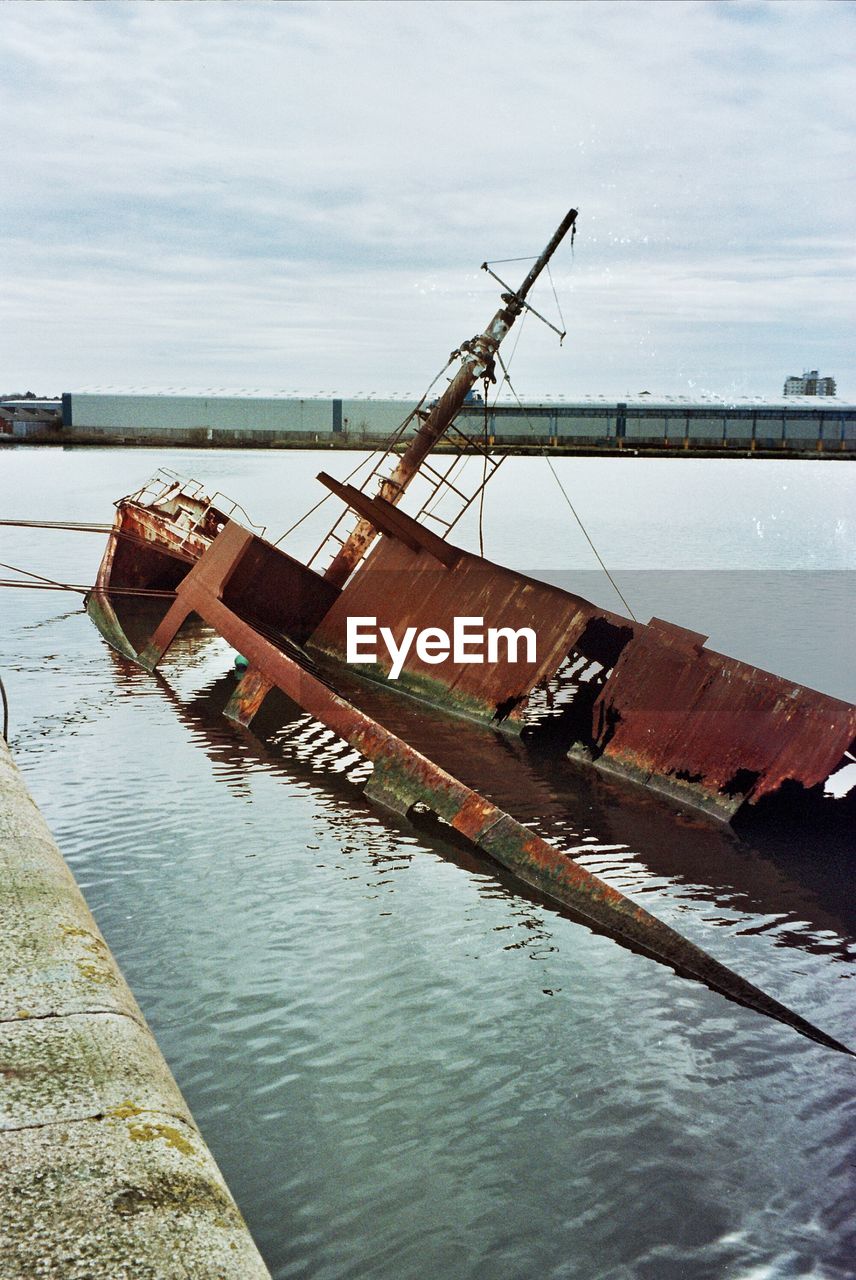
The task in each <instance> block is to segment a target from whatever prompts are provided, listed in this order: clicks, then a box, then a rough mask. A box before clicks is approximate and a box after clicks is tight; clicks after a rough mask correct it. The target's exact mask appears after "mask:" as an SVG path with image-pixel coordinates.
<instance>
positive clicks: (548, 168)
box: [0, 0, 856, 396]
mask: <svg viewBox="0 0 856 1280" xmlns="http://www.w3.org/2000/svg"><path fill="white" fill-rule="evenodd" d="M854 33H856V6H854V5H853V4H851V3H843V2H841V0H837V2H829V0H821V2H820V3H814V2H812V0H791V2H787V3H779V2H774V3H754V2H752V0H730V2H725V3H705V2H704V0H693V2H691V3H684V2H683V0H676V2H674V3H669V2H667V0H656V2H654V3H649V2H647V0H643V2H641V3H634V2H632V0H621V2H619V3H609V2H608V0H606V2H602V3H587V2H585V0H582V2H578V3H564V2H562V0H548V2H547V3H539V2H537V0H527V2H525V3H524V2H522V0H520V2H518V0H509V2H506V3H495V2H493V0H456V2H454V3H451V4H449V3H445V0H422V2H421V3H414V2H413V0H411V2H409V3H397V2H396V0H383V2H381V3H374V2H373V0H368V2H362V0H355V2H349V0H335V2H334V3H321V2H319V3H301V2H295V3H289V2H288V0H284V2H282V3H260V4H257V3H250V2H243V3H237V2H229V0H226V2H224V3H211V2H207V3H178V2H173V0H155V2H154V3H136V2H135V0H122V2H119V3H114V2H112V0H105V2H104V3H99V4H79V3H62V2H60V3H54V2H51V0H48V2H45V3H19V2H18V0H5V3H2V4H0V53H2V67H3V73H2V76H0V136H2V137H3V140H4V147H3V153H4V174H3V176H4V182H3V185H2V192H0V242H2V251H1V252H2V275H0V281H2V288H0V308H2V315H0V391H6V392H9V391H19V390H26V389H32V390H34V391H36V392H39V393H42V394H56V393H59V392H61V391H63V390H74V389H77V388H81V387H84V386H111V385H112V386H118V387H124V388H130V387H136V386H145V387H150V388H157V389H167V388H170V387H181V386H189V387H211V388H219V387H223V388H235V389H237V388H280V389H284V390H291V389H294V388H300V389H301V390H308V391H319V392H321V391H324V392H328V393H329V392H339V393H343V394H346V395H347V394H349V393H357V392H377V393H387V392H399V393H414V394H415V393H417V392H419V391H420V390H421V389H422V388H423V387H424V385H425V384H426V383H427V382H428V381H429V380H430V378H431V377H432V376H433V375H434V374H435V373H436V372H437V371H438V369H439V368H440V367H441V366H442V364H443V362H444V360H445V358H446V356H447V354H448V352H449V350H450V349H451V348H452V347H453V346H457V344H458V343H459V342H460V341H461V340H462V339H463V338H466V337H469V336H471V335H472V334H473V333H475V332H476V331H477V330H479V329H480V328H481V327H482V326H483V325H484V324H485V323H486V321H487V320H488V319H489V317H490V315H491V314H492V312H493V310H494V305H495V301H496V290H495V287H494V286H492V284H491V282H490V281H489V280H488V279H487V277H486V276H484V274H483V273H481V272H479V270H478V266H479V264H480V263H481V261H482V260H483V259H484V258H489V259H504V258H510V257H517V256H521V255H525V254H534V253H536V252H537V251H538V250H539V249H540V248H541V246H542V244H543V243H544V242H545V241H546V240H547V238H548V237H549V235H550V234H551V232H552V230H553V228H554V226H555V225H556V224H557V223H558V222H559V220H560V219H561V217H562V215H563V214H564V212H565V210H566V209H567V208H568V207H569V206H571V205H573V206H575V207H577V208H579V210H580V217H579V231H578V235H577V239H576V245H575V247H574V253H573V256H572V254H571V252H570V249H569V248H568V247H565V248H563V249H562V250H561V251H560V253H559V255H558V257H557V259H556V262H555V264H554V268H553V281H554V283H555V286H556V290H557V294H558V302H559V305H560V307H561V311H562V314H563V315H564V319H565V322H566V324H567V328H568V338H567V339H566V341H565V344H564V346H563V347H561V348H560V347H559V345H558V342H557V339H556V338H555V336H554V335H553V334H552V333H550V331H549V330H548V329H546V328H544V327H543V326H541V325H539V324H538V323H537V322H533V321H532V320H531V318H530V319H529V320H528V321H527V323H526V325H525V326H524V327H523V332H522V337H521V339H520V343H519V346H518V348H517V351H516V354H515V360H514V365H513V374H514V379H515V382H516V384H517V388H518V390H519V391H520V393H521V394H523V395H527V396H528V395H543V394H554V395H571V396H572V395H583V394H596V393H604V394H610V395H612V394H615V395H620V394H622V393H625V392H631V393H632V392H638V391H640V390H650V391H652V392H664V393H674V394H693V393H694V392H703V391H713V392H718V393H724V394H763V395H778V394H779V393H780V392H781V387H782V381H783V379H784V377H785V375H786V374H789V373H794V372H800V371H801V370H802V369H803V368H806V367H819V368H820V370H821V372H822V373H830V374H832V375H834V376H836V377H837V378H838V383H839V391H840V392H841V393H843V394H846V395H848V396H854V395H856V377H854V367H853V346H854V343H853V338H854V311H856V287H855V286H856V282H854V275H856V271H854V264H853V240H854V236H853V233H854V212H853V211H854V208H856V199H854V177H856V166H854V163H853V138H854V115H856V93H854V89H853V72H852V67H853V59H854V52H856V49H854V44H856V39H854ZM525 266H526V264H516V265H509V266H508V267H505V268H499V270H500V272H502V271H503V270H506V271H508V273H509V276H511V277H512V278H514V279H518V278H519V277H520V276H521V275H522V273H523V272H524V271H525ZM533 301H534V304H535V305H536V306H538V307H539V309H543V310H544V312H545V313H546V314H549V315H550V316H551V317H555V316H556V301H555V300H554V297H553V292H552V290H551V288H550V284H549V282H548V281H545V282H544V284H543V285H541V286H540V288H539V289H538V290H537V291H536V294H535V296H534V298H533ZM509 342H511V339H509Z"/></svg>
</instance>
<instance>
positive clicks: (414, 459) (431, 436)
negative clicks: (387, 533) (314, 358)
mask: <svg viewBox="0 0 856 1280" xmlns="http://www.w3.org/2000/svg"><path fill="white" fill-rule="evenodd" d="M576 217H577V211H576V209H570V210H569V211H568V213H567V214H566V215H565V217H564V218H563V219H562V221H561V223H560V224H559V226H558V227H557V229H556V231H555V233H554V235H553V237H552V239H551V240H550V242H549V244H548V245H547V247H546V248H545V249H544V251H543V253H542V254H541V256H540V257H539V258H538V260H537V261H536V262H535V264H534V265H533V267H532V269H531V270H530V272H529V274H528V275H527V277H526V279H525V280H524V281H523V283H522V284H521V286H520V288H519V289H518V290H517V292H516V293H504V294H502V303H503V305H502V306H501V307H500V309H499V311H497V313H496V315H495V316H494V317H493V319H492V320H491V322H490V324H489V325H488V326H487V328H486V329H485V331H484V333H482V334H479V335H478V336H477V337H475V338H471V339H470V340H469V341H468V342H462V343H461V346H460V348H459V350H458V351H457V352H455V353H454V355H456V356H457V355H460V356H461V367H460V369H459V370H458V372H457V373H456V374H455V376H454V378H453V379H452V381H451V382H450V383H449V385H448V387H447V388H446V390H445V391H444V392H443V394H442V396H440V398H439V400H438V401H437V403H436V404H435V405H434V407H433V408H432V409H431V411H430V413H429V414H428V416H427V418H426V419H425V421H424V422H423V423H422V425H421V427H420V428H419V430H418V431H417V432H416V434H415V436H414V437H413V439H412V440H411V442H410V444H409V445H408V446H407V449H406V450H405V451H404V453H403V454H402V455H401V457H400V458H399V460H398V465H397V466H396V468H395V470H394V471H393V473H392V475H390V476H388V477H387V478H386V479H385V480H383V481H382V482H381V484H380V486H379V488H378V497H381V498H385V499H386V501H387V502H391V503H392V504H393V505H395V504H396V503H398V502H400V501H401V499H402V498H403V496H404V492H405V490H406V488H407V486H408V485H409V484H410V481H411V480H412V479H413V477H414V476H415V475H416V474H417V472H418V471H419V468H420V467H421V465H422V462H423V461H424V459H425V458H426V457H427V455H428V454H429V453H430V452H431V450H432V449H433V447H434V445H435V444H436V443H437V441H438V440H439V439H440V437H441V436H442V435H443V434H444V433H445V432H446V430H447V429H448V427H449V426H450V425H451V423H452V422H454V420H455V418H456V416H457V414H458V411H459V410H460V408H461V406H462V404H463V403H464V399H465V398H466V395H467V393H468V392H469V391H470V390H471V389H472V387H473V385H474V384H475V382H476V381H477V380H478V379H479V378H484V377H489V378H491V379H492V380H493V368H494V356H495V355H496V352H497V350H498V349H499V344H500V343H501V342H502V340H503V338H504V337H505V335H506V334H507V333H508V331H509V329H510V328H511V326H512V325H513V324H514V321H515V320H516V319H517V317H518V316H519V315H520V312H521V311H522V310H523V308H524V306H525V305H526V295H527V294H528V293H529V291H530V289H531V288H532V286H533V284H534V283H535V281H536V280H537V279H538V276H539V275H540V274H541V272H542V271H543V269H544V267H545V266H546V265H547V263H548V262H549V261H550V258H551V257H552V256H553V254H554V253H555V251H556V249H557V248H558V246H559V244H561V242H562V240H563V239H564V237H565V235H566V234H567V232H568V231H569V230H570V228H571V227H572V226H573V225H574V223H575V221H576ZM376 532H377V531H376V529H375V527H374V525H373V524H372V523H371V521H370V520H367V519H365V518H363V519H361V520H359V521H358V523H357V525H356V526H355V528H354V529H353V530H352V532H351V533H350V534H349V535H348V537H347V538H346V539H345V541H344V542H343V544H342V546H341V547H340V549H339V551H338V552H337V554H336V556H335V557H334V559H333V560H332V562H331V563H330V565H329V567H328V568H327V570H326V572H325V574H324V577H325V578H327V580H328V581H329V582H332V583H333V584H334V585H335V586H337V587H341V586H344V584H345V582H347V580H348V578H349V577H350V576H351V573H352V572H353V570H354V569H355V567H356V566H357V565H358V564H359V562H360V560H361V559H362V557H363V555H364V554H365V552H366V551H367V550H368V548H369V546H370V545H371V543H372V541H373V540H374V537H375V534H376Z"/></svg>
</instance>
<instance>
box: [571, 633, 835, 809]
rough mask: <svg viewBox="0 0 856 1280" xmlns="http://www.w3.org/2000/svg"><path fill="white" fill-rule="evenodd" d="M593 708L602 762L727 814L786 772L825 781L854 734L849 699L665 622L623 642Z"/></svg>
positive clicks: (809, 783)
mask: <svg viewBox="0 0 856 1280" xmlns="http://www.w3.org/2000/svg"><path fill="white" fill-rule="evenodd" d="M594 715H595V724H594V732H593V742H594V750H595V752H596V753H598V754H600V759H601V763H602V764H608V765H611V766H612V767H613V768H617V769H619V770H620V771H622V772H624V773H625V774H627V776H629V777H632V778H635V779H636V780H638V781H640V782H644V783H645V784H646V785H648V786H654V787H655V788H657V789H660V790H664V791H667V792H669V793H670V794H673V795H675V796H678V797H680V798H684V799H686V800H688V801H689V802H690V803H694V804H696V805H701V806H702V807H708V808H710V810H711V811H712V812H714V813H716V814H717V815H718V816H726V817H727V816H729V815H731V814H733V813H734V812H735V811H736V810H737V809H738V808H739V807H740V805H741V804H743V803H744V802H745V801H749V802H750V803H755V802H756V801H757V800H758V799H760V798H761V797H762V796H764V795H768V794H770V793H771V792H773V791H776V790H777V789H778V788H779V787H780V786H781V785H782V783H783V782H784V781H785V780H787V779H791V780H794V781H796V782H799V783H800V784H801V785H803V786H804V787H813V786H815V785H817V784H818V783H822V782H823V781H824V780H825V779H826V778H827V777H828V776H829V774H830V773H831V772H832V771H833V769H834V768H835V767H836V765H837V764H838V762H839V761H840V759H841V757H842V755H843V754H844V751H845V750H846V749H847V747H848V746H849V744H850V743H851V742H852V740H853V738H854V735H856V707H852V706H851V705H850V704H849V703H846V702H841V701H839V700H838V699H837V698H831V697H828V696H827V695H826V694H822V693H817V692H816V691H815V690H813V689H806V688H804V687H803V686H802V685H797V684H793V683H791V682H789V681H786V680H783V679H782V678H781V677H779V676H774V675H770V674H769V673H768V672H764V671H760V670H759V669H758V668H757V667H752V666H749V665H748V664H746V663H742V662H737V661H735V659H733V658H728V657H725V656H723V655H722V654H719V653H715V652H712V651H708V650H704V649H700V648H698V647H697V646H695V645H692V644H688V643H686V642H685V641H684V640H683V639H682V638H681V637H680V636H677V637H676V636H675V635H674V634H672V633H671V632H670V631H666V630H665V629H663V628H662V627H659V626H651V627H647V628H645V629H644V630H642V631H640V632H639V633H638V634H637V636H636V637H635V638H634V639H633V641H631V642H630V643H629V644H628V645H627V646H626V647H625V648H624V650H623V651H622V653H621V656H620V657H619V659H618V662H617V663H616V666H615V669H614V671H613V673H612V675H611V676H610V678H609V679H608V680H607V681H606V683H605V685H604V687H603V689H602V690H601V692H600V695H599V697H598V700H597V702H596V703H595V708H594ZM601 753H602V754H601Z"/></svg>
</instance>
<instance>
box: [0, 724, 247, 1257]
mask: <svg viewBox="0 0 856 1280" xmlns="http://www.w3.org/2000/svg"><path fill="white" fill-rule="evenodd" d="M0 914H2V920H3V927H2V929H0V1275H2V1276H3V1280H36V1277H50V1278H54V1277H56V1280H60V1278H61V1280H84V1278H85V1280H102V1278H103V1280H124V1278H125V1277H127V1278H128V1280H183V1278H184V1277H187V1278H188V1280H190V1278H191V1277H192V1280H257V1278H258V1280H270V1275H269V1272H268V1270H267V1268H266V1266H265V1264H264V1262H263V1261H262V1258H261V1256H260V1254H259V1253H258V1250H257V1249H256V1246H255V1244H254V1243H253V1240H252V1238H251V1236H250V1234H249V1231H248V1229H247V1227H246V1224H245V1223H244V1220H243V1218H242V1217H241V1214H240V1212H239V1210H238V1208H237V1206H236V1205H235V1202H234V1200H233V1199H232V1196H231V1195H230V1193H229V1190H228V1187H227V1186H226V1184H225V1182H224V1180H223V1177H222V1174H221V1173H220V1171H219V1169H218V1168H217V1165H216V1164H215V1162H214V1159H213V1157H212V1155H211V1153H210V1152H209V1150H208V1148H207V1147H206V1145H205V1142H204V1140H203V1138H202V1136H201V1134H200V1132H199V1130H198V1128H197V1127H196V1125H195V1123H194V1121H193V1117H192V1116H191V1114H190V1111H189V1110H188V1108H187V1104H186V1103H185V1101H184V1099H183V1098H182V1096H181V1093H180V1092H179V1090H178V1087H177V1085H176V1083H175V1081H174V1080H173V1078H172V1076H171V1074H170V1071H169V1068H168V1067H167V1064H166V1062H165V1061H164V1058H163V1056H162V1054H161V1052H160V1049H159V1048H158V1046H157V1043H156V1041H155V1039H154V1036H153V1035H152V1033H151V1031H150V1030H149V1028H148V1026H147V1025H146V1022H145V1019H144V1017H143V1015H142V1013H141V1012H140V1009H139V1007H138V1006H137V1003H136V1001H135V1000H134V997H133V995H132V994H131V991H130V989H129V988H128V986H127V984H126V982H125V980H124V978H123V977H122V974H121V973H120V971H119V968H118V966H117V964H116V961H115V960H114V959H113V956H112V955H111V953H110V950H109V948H108V947H107V944H106V943H105V941H104V939H103V938H102V936H101V934H100V932H99V930H98V927H97V925H96V924H95V921H94V919H93V917H92V915H91V914H90V912H89V909H88V907H87V906H86V903H85V901H84V899H83V895H82V894H81V892H80V890H79V889H78V887H77V885H76V883H75V881H74V877H73V876H72V874H71V872H70V871H69V869H68V867H67V866H66V864H65V862H64V860H63V858H62V855H61V853H60V851H59V849H58V847H57V845H56V843H55V842H54V840H53V837H52V836H51V833H50V831H49V830H48V828H47V825H46V823H45V821H44V819H43V817H42V815H41V814H40V813H39V811H38V809H37V808H36V806H35V804H34V803H33V801H32V799H31V797H30V795H29V793H28V792H27V789H26V787H25V785H24V782H23V780H22V778H21V776H20V774H19V772H18V770H17V768H16V767H15V765H14V763H13V761H12V757H11V755H10V753H9V749H8V747H7V746H6V744H5V742H4V741H3V739H2V737H0Z"/></svg>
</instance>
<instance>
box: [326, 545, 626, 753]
mask: <svg viewBox="0 0 856 1280" xmlns="http://www.w3.org/2000/svg"><path fill="white" fill-rule="evenodd" d="M349 617H375V618H377V625H378V627H382V626H386V627H389V628H390V629H391V630H392V631H393V632H394V633H395V635H396V636H397V637H400V636H402V635H403V633H404V631H405V629H406V628H407V627H415V628H416V630H417V631H421V630H423V629H426V628H429V627H438V628H442V629H443V630H445V631H446V632H447V633H448V634H449V635H451V634H452V631H453V627H454V620H455V618H456V617H458V618H462V617H475V618H482V619H483V620H484V626H485V628H488V627H496V628H501V627H508V628H511V629H513V630H517V629H518V628H521V627H532V628H534V629H535V631H536V633H537V639H538V645H537V655H536V661H535V662H529V661H526V660H525V658H526V654H525V648H524V646H522V645H521V646H520V651H519V653H518V657H519V658H521V659H522V660H521V661H517V662H514V663H511V662H509V661H507V653H506V650H505V648H504V647H501V649H500V658H499V660H498V661H496V662H490V663H488V662H482V663H471V664H465V665H457V664H455V663H453V662H452V661H451V660H450V661H448V662H446V663H444V664H442V665H434V664H428V663H425V662H423V661H421V660H420V658H419V657H418V655H417V653H416V651H415V648H412V649H411V651H410V653H409V654H408V657H407V659H406V660H405V663H404V668H403V671H402V673H401V676H400V677H399V680H398V684H399V685H400V687H401V688H403V689H404V690H406V691H408V692H411V693H414V694H417V695H419V696H422V697H424V698H426V699H427V700H428V701H430V702H434V703H437V704H439V705H441V706H446V707H448V708H449V709H450V710H453V711H457V712H460V713H463V714H466V715H470V716H474V717H475V718H477V719H480V720H487V721H495V722H506V727H507V728H511V729H518V728H519V727H520V724H521V719H520V705H521V703H522V701H523V700H524V699H525V697H526V695H527V694H528V693H529V691H530V689H532V688H533V686H534V685H536V684H538V683H539V681H541V680H542V679H544V678H546V677H548V676H549V675H551V674H552V673H553V672H554V671H555V670H556V668H557V667H558V666H559V664H560V663H561V661H562V660H563V658H564V657H565V655H566V653H567V652H568V650H569V648H571V647H572V646H573V644H574V643H575V641H576V640H577V639H578V638H579V637H580V636H581V635H582V634H583V632H584V631H585V629H586V626H587V624H588V623H589V622H591V621H592V620H593V619H596V618H600V619H604V620H606V621H607V622H614V623H616V624H619V625H625V626H628V627H631V628H632V625H633V624H632V623H627V622H626V620H625V619H623V618H620V617H619V616H618V615H615V614H609V613H606V612H605V611H603V610H601V609H597V608H596V607H595V606H594V605H591V604H589V603H588V601H586V600H583V599H581V598H580V597H578V596H573V595H570V594H569V593H568V592H566V591H561V590H560V589H559V588H557V587H551V586H548V585H547V584H545V583H543V582H538V581H537V580H536V579H534V578H527V577H525V576H524V575H522V574H519V573H514V572H512V570H510V569H505V568H503V567H502V566H500V565H496V564H492V563H491V562H490V561H489V560H484V559H482V558H481V557H480V556H474V555H470V554H469V553H468V552H463V551H459V555H458V558H457V560H456V562H455V563H454V565H453V566H452V567H451V568H444V567H441V566H440V565H438V564H437V563H436V562H432V561H430V560H428V561H427V562H426V557H425V556H424V555H421V554H420V553H419V552H418V551H414V550H413V549H412V548H411V547H408V546H406V545H405V544H404V543H403V542H401V541H400V540H398V539H397V538H393V537H387V536H384V537H381V539H380V540H379V543H378V545H377V546H376V547H375V548H374V549H373V551H372V552H371V554H370V556H369V558H368V560H367V561H366V563H365V565H364V566H363V568H362V569H361V570H360V572H359V573H357V574H355V575H354V577H353V578H352V579H351V581H350V582H349V583H348V584H347V586H346V587H345V589H344V590H343V592H342V594H341V596H340V597H339V599H338V600H337V601H336V603H335V604H334V605H333V607H332V608H331V609H330V611H329V612H328V613H327V615H326V616H325V618H324V619H323V621H322V622H321V624H320V625H319V626H318V628H317V629H316V630H315V631H314V632H313V634H312V635H311V636H310V637H309V640H308V645H309V647H310V648H313V649H318V650H320V651H321V652H323V653H326V654H328V655H329V656H331V657H333V658H334V659H336V660H338V661H341V662H343V661H344V660H345V655H346V627H347V620H348V618H349ZM378 656H379V661H378V663H377V664H376V665H374V666H372V665H371V664H369V665H367V666H366V667H365V674H367V675H373V676H375V677H376V678H380V679H385V678H386V676H387V673H388V672H389V669H390V665H391V663H390V659H389V655H388V654H387V653H386V652H385V650H383V648H382V646H381V648H380V649H379V653H378Z"/></svg>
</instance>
